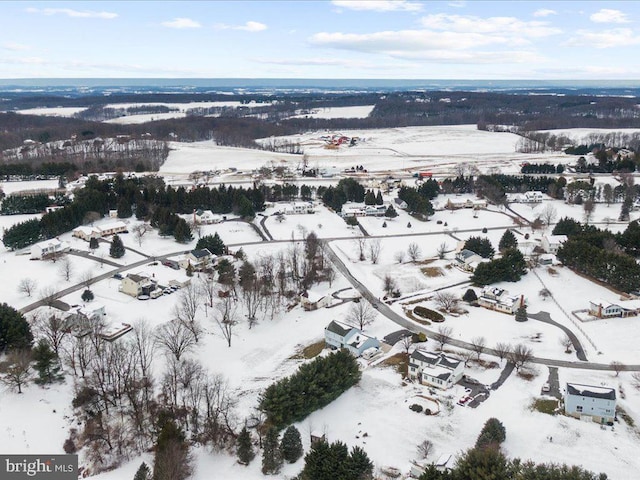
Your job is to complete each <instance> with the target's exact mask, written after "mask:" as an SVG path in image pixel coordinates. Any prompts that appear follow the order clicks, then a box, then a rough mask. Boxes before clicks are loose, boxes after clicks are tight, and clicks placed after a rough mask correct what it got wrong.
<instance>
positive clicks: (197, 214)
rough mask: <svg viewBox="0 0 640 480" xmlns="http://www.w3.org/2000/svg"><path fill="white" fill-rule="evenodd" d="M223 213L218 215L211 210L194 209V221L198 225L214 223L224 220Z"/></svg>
mask: <svg viewBox="0 0 640 480" xmlns="http://www.w3.org/2000/svg"><path fill="white" fill-rule="evenodd" d="M222 220H223V218H222V215H217V214H215V213H213V212H212V211H211V210H202V209H199V210H194V211H193V223H195V224H196V225H211V224H214V223H220V222H222Z"/></svg>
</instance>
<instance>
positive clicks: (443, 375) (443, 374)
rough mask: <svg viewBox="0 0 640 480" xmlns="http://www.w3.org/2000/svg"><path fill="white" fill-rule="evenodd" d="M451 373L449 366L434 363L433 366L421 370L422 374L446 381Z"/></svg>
mask: <svg viewBox="0 0 640 480" xmlns="http://www.w3.org/2000/svg"><path fill="white" fill-rule="evenodd" d="M452 373H453V372H452V370H451V369H450V368H446V367H444V366H440V365H436V366H435V367H433V368H429V369H427V370H423V372H422V375H425V376H429V377H433V378H439V379H440V380H442V381H443V382H446V381H447V380H449V377H451V374H452Z"/></svg>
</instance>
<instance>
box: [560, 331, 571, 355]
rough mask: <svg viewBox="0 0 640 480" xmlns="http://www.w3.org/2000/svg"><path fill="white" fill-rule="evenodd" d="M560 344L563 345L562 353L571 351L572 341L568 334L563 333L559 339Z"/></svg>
mask: <svg viewBox="0 0 640 480" xmlns="http://www.w3.org/2000/svg"><path fill="white" fill-rule="evenodd" d="M560 345H562V346H563V347H564V353H571V347H572V346H573V342H572V341H571V338H569V335H565V336H564V337H562V338H561V339H560Z"/></svg>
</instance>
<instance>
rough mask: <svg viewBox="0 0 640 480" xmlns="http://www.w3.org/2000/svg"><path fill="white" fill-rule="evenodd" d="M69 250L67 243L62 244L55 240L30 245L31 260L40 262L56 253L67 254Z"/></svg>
mask: <svg viewBox="0 0 640 480" xmlns="http://www.w3.org/2000/svg"><path fill="white" fill-rule="evenodd" d="M69 248H70V246H69V244H68V243H67V242H62V241H60V240H58V239H57V238H52V239H50V240H45V241H44V242H39V243H36V244H35V245H31V260H42V259H43V258H47V257H50V256H52V255H55V254H57V253H64V252H68V251H69Z"/></svg>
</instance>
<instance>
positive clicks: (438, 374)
mask: <svg viewBox="0 0 640 480" xmlns="http://www.w3.org/2000/svg"><path fill="white" fill-rule="evenodd" d="M463 374H464V362H462V361H461V360H458V359H456V358H453V357H450V356H448V355H445V354H444V353H432V352H427V351H426V350H414V352H413V353H412V354H411V356H410V357H409V378H411V379H413V380H417V381H419V382H420V383H421V384H423V385H431V386H433V387H436V388H440V389H442V390H446V389H448V388H451V387H452V386H453V385H455V384H456V383H458V382H459V381H460V379H461V378H462V375H463Z"/></svg>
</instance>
